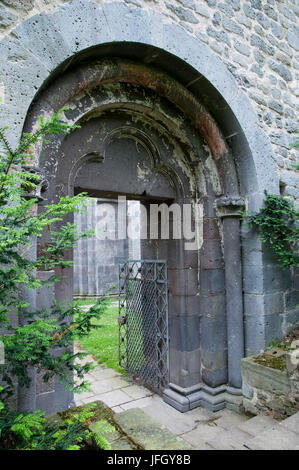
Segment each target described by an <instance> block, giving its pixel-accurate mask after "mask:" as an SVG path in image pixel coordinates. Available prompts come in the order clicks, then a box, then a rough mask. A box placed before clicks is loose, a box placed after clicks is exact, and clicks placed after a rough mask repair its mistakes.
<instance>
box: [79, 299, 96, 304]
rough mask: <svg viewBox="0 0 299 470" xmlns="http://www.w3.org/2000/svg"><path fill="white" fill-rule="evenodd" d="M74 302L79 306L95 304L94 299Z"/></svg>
mask: <svg viewBox="0 0 299 470" xmlns="http://www.w3.org/2000/svg"><path fill="white" fill-rule="evenodd" d="M76 302H77V303H78V304H79V305H82V306H84V305H90V306H91V305H94V304H95V302H96V299H91V298H90V299H77V300H76Z"/></svg>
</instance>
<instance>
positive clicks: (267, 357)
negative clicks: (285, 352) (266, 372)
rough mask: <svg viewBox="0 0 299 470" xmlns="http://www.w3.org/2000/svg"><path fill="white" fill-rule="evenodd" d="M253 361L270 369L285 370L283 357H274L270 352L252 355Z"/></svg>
mask: <svg viewBox="0 0 299 470" xmlns="http://www.w3.org/2000/svg"><path fill="white" fill-rule="evenodd" d="M254 362H256V363H257V364H260V365H262V366H265V367H271V368H272V369H277V370H285V369H286V361H285V358H284V357H276V356H273V355H272V354H267V353H264V354H260V355H259V356H255V357H254Z"/></svg>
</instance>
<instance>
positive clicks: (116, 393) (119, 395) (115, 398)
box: [97, 390, 132, 407]
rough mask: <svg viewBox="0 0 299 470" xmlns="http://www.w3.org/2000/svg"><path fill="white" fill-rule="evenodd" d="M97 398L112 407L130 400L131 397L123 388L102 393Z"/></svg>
mask: <svg viewBox="0 0 299 470" xmlns="http://www.w3.org/2000/svg"><path fill="white" fill-rule="evenodd" d="M97 400H100V401H102V402H104V403H105V405H107V406H109V407H114V406H118V405H122V404H124V403H128V402H129V401H132V398H131V397H129V395H127V394H126V393H125V392H124V391H123V390H112V392H108V393H103V394H101V395H98V396H97Z"/></svg>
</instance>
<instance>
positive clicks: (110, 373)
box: [89, 366, 122, 380]
mask: <svg viewBox="0 0 299 470" xmlns="http://www.w3.org/2000/svg"><path fill="white" fill-rule="evenodd" d="M89 374H90V375H91V376H92V377H93V380H104V379H110V378H111V377H121V376H122V375H121V374H120V373H119V372H116V371H115V370H113V369H108V368H107V369H106V368H105V367H99V366H97V368H96V369H93V370H91V371H90V372H89Z"/></svg>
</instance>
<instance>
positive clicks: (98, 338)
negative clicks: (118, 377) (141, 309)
mask: <svg viewBox="0 0 299 470" xmlns="http://www.w3.org/2000/svg"><path fill="white" fill-rule="evenodd" d="M84 305H86V304H84ZM94 324H95V325H100V328H95V329H94V330H93V331H91V332H90V333H89V335H88V336H86V337H85V338H83V339H81V340H80V344H81V346H82V348H83V349H85V351H87V352H88V353H90V354H91V355H92V356H93V357H94V358H95V359H97V361H98V363H99V364H101V365H104V366H106V367H111V368H112V369H114V370H116V371H118V372H121V373H122V374H126V371H125V370H124V369H123V368H121V367H120V366H119V364H118V307H117V306H116V307H114V306H113V307H109V308H107V310H106V312H105V313H104V314H103V315H102V317H101V318H100V320H96V319H94Z"/></svg>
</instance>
